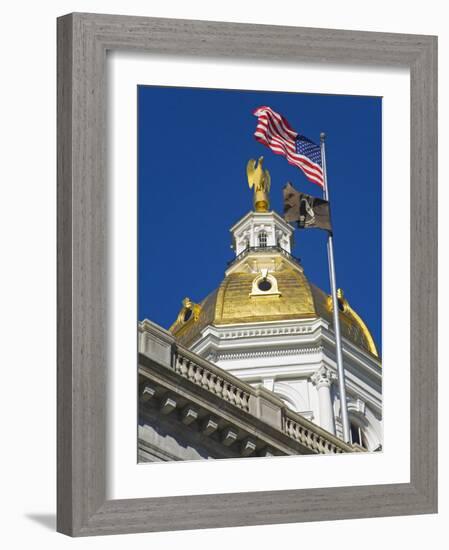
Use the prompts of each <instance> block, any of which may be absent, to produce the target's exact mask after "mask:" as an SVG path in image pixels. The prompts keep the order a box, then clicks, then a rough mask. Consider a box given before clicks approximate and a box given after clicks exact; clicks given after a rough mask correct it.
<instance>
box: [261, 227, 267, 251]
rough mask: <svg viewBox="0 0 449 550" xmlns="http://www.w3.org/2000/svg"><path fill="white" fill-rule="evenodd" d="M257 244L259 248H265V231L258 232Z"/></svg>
mask: <svg viewBox="0 0 449 550" xmlns="http://www.w3.org/2000/svg"><path fill="white" fill-rule="evenodd" d="M259 246H260V247H261V248H266V246H267V234H266V232H265V231H261V232H260V233H259Z"/></svg>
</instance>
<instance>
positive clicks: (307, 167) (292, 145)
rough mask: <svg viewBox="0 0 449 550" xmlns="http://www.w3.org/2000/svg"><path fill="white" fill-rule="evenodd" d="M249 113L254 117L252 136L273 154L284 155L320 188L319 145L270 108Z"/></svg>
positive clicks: (321, 172)
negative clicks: (255, 120)
mask: <svg viewBox="0 0 449 550" xmlns="http://www.w3.org/2000/svg"><path fill="white" fill-rule="evenodd" d="M253 114H254V115H255V116H256V117H257V118H258V120H257V127H256V131H255V132H254V137H255V138H256V139H257V141H258V142H259V143H262V144H263V145H266V146H267V147H269V148H270V149H271V150H272V151H273V152H274V153H276V154H277V155H284V156H285V157H286V158H287V161H288V162H289V163H290V164H293V166H297V167H298V168H300V169H301V170H302V171H303V172H304V174H305V176H306V177H307V179H308V180H310V181H311V182H313V183H316V184H317V185H320V186H321V187H324V176H323V169H322V165H321V151H320V147H319V146H318V145H316V144H315V143H313V141H311V140H310V139H308V138H306V137H304V136H302V135H300V134H298V132H295V130H293V128H292V127H291V126H290V124H289V123H288V122H287V120H286V119H285V118H284V117H283V116H281V115H280V114H279V113H276V111H273V109H271V107H259V108H258V109H256V110H255V111H254V112H253Z"/></svg>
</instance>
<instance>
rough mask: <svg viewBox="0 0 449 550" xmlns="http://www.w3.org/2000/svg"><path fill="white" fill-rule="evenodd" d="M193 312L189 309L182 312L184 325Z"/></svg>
mask: <svg viewBox="0 0 449 550" xmlns="http://www.w3.org/2000/svg"><path fill="white" fill-rule="evenodd" d="M192 314H193V311H192V310H191V309H186V310H185V311H184V323H187V321H188V320H189V319H190V318H191V317H192Z"/></svg>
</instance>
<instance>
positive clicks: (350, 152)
mask: <svg viewBox="0 0 449 550" xmlns="http://www.w3.org/2000/svg"><path fill="white" fill-rule="evenodd" d="M137 93H138V174H139V175H138V178H139V181H138V186H139V200H138V218H139V221H138V254H139V266H138V286H139V292H138V316H139V319H143V318H149V319H152V320H153V321H155V322H156V323H158V324H160V325H162V326H163V327H165V328H168V327H169V326H170V324H171V323H172V322H173V321H174V320H175V319H176V316H177V314H178V311H179V309H180V307H181V300H182V299H183V298H184V297H185V296H189V297H190V298H191V299H192V300H194V301H196V302H199V301H201V300H202V299H203V298H204V297H205V296H206V295H207V294H209V293H210V292H211V291H212V290H214V289H215V288H216V287H217V286H218V285H219V284H220V282H221V281H222V279H223V277H224V271H225V269H226V262H227V261H228V260H230V259H232V258H233V251H232V250H231V248H230V244H231V235H230V233H229V228H230V227H231V226H232V225H233V224H234V223H235V222H236V221H237V220H239V219H240V218H241V217H242V216H244V215H245V214H246V213H247V212H248V211H249V210H251V209H252V191H251V190H250V189H249V188H248V183H247V179H246V163H247V161H248V159H250V158H258V157H259V156H260V155H263V156H264V166H265V167H266V168H268V170H269V171H270V174H271V185H272V187H271V193H270V196H271V207H272V208H273V209H274V210H276V211H277V212H279V213H280V214H282V188H283V186H284V185H285V183H286V182H287V181H291V182H292V183H293V185H294V186H295V187H296V188H297V189H299V190H301V191H303V192H305V193H309V194H311V195H315V196H319V197H321V196H322V191H321V188H320V187H318V186H317V185H315V184H313V183H311V182H309V181H308V180H307V179H306V177H305V176H304V175H303V173H302V172H301V171H300V170H299V169H298V168H296V167H294V166H291V165H289V164H288V163H287V161H286V159H285V158H284V157H282V156H278V155H275V154H274V153H272V152H271V151H270V150H269V149H268V148H266V147H264V146H263V145H261V144H260V143H258V142H257V141H256V140H255V139H254V136H253V134H254V130H255V127H256V122H257V119H256V117H255V116H254V115H253V114H252V111H253V110H254V109H255V108H256V107H258V106H260V105H269V106H270V107H272V108H273V109H274V110H275V111H277V112H279V113H281V114H282V115H283V116H285V117H286V118H287V120H288V121H289V122H290V124H291V126H292V127H293V128H294V129H295V130H296V131H298V132H300V133H301V134H304V135H305V136H307V137H308V138H310V139H312V140H314V141H315V142H317V143H318V142H319V135H320V132H322V131H324V132H325V133H326V135H327V138H326V156H327V173H328V183H329V190H330V198H331V208H332V220H333V227H334V246H335V260H336V272H337V284H338V286H339V287H341V288H343V290H344V291H345V295H346V297H347V299H348V301H349V303H350V304H351V306H352V307H353V308H354V309H355V310H356V311H357V312H358V313H359V314H360V315H361V316H362V318H363V319H364V320H365V322H366V323H367V325H368V326H369V328H370V330H371V331H372V333H373V336H374V339H375V341H376V344H378V346H379V348H380V347H381V203H382V197H381V173H382V165H381V145H382V144H381V132H382V129H381V119H382V111H381V109H382V102H381V101H382V100H381V98H379V97H366V96H341V95H340V96H339V95H325V94H300V93H283V92H259V91H257V92H253V91H240V90H210V89H199V88H167V87H153V86H139V87H138V90H137ZM293 254H294V255H295V256H299V257H300V258H301V260H302V265H303V267H304V271H305V273H306V275H307V277H308V278H309V280H310V281H311V282H313V283H315V284H316V285H318V286H319V287H321V288H322V289H323V290H325V291H326V292H329V275H328V264H327V253H326V233H325V232H324V231H320V230H316V229H309V230H296V231H295V245H294V249H293Z"/></svg>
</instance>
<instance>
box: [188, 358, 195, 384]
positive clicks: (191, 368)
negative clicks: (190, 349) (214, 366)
mask: <svg viewBox="0 0 449 550" xmlns="http://www.w3.org/2000/svg"><path fill="white" fill-rule="evenodd" d="M195 373H196V365H195V364H194V363H191V362H190V361H189V371H188V373H187V374H188V377H189V380H192V382H194V381H195Z"/></svg>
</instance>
